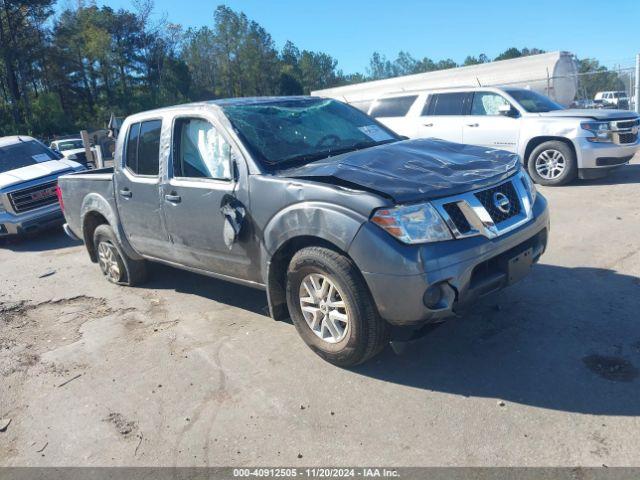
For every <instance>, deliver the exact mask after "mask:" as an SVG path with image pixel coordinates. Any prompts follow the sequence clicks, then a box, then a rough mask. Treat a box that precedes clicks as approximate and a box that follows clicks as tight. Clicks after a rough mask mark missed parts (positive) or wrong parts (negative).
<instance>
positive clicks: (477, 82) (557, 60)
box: [311, 52, 578, 111]
mask: <svg viewBox="0 0 640 480" xmlns="http://www.w3.org/2000/svg"><path fill="white" fill-rule="evenodd" d="M577 74H578V70H577V65H576V61H575V57H574V56H573V54H571V53H569V52H550V53H542V54H540V55H530V56H527V57H520V58H514V59H511V60H501V61H498V62H491V63H483V64H480V65H470V66H467V67H459V68H452V69H448V70H438V71H435V72H426V73H418V74H415V75H405V76H402V77H395V78H387V79H384V80H375V81H371V82H364V83H357V84H353V85H346V86H344V87H336V88H327V89H324V90H316V91H314V92H311V94H312V95H317V96H320V97H328V98H335V99H337V100H341V101H343V102H347V103H350V104H352V105H353V106H355V107H357V108H359V109H361V110H364V111H367V109H368V107H369V104H370V103H371V102H372V101H373V100H374V99H376V98H378V97H379V96H381V95H388V94H390V93H396V92H398V93H399V92H405V91H412V90H428V89H440V88H451V87H472V86H473V87H477V86H483V87H485V86H496V85H506V86H510V87H523V88H529V89H531V90H534V91H536V92H539V93H541V94H543V95H547V96H548V97H550V98H551V99H553V100H555V101H556V102H558V103H560V104H562V105H565V106H566V105H569V104H570V103H571V102H572V101H573V99H574V98H575V95H576V90H577V87H578V75H577Z"/></svg>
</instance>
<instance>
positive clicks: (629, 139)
mask: <svg viewBox="0 0 640 480" xmlns="http://www.w3.org/2000/svg"><path fill="white" fill-rule="evenodd" d="M636 140H638V134H637V133H619V134H618V143H620V144H624V143H635V142H636Z"/></svg>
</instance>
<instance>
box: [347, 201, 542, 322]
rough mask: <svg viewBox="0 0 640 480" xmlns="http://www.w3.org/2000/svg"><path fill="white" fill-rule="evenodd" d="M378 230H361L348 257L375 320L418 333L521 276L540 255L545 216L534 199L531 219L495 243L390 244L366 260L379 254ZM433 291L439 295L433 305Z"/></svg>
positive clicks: (476, 240)
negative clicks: (377, 316) (374, 310)
mask: <svg viewBox="0 0 640 480" xmlns="http://www.w3.org/2000/svg"><path fill="white" fill-rule="evenodd" d="M378 230H379V229H377V228H376V227H375V226H373V225H365V226H363V228H362V229H361V231H360V232H359V233H358V235H357V237H356V239H355V240H354V242H353V244H352V246H351V249H350V251H349V254H350V255H351V257H352V258H353V259H354V261H355V262H356V263H357V264H359V265H361V264H362V263H364V265H361V269H362V271H363V276H364V279H365V281H366V283H367V285H368V286H369V288H370V290H371V293H372V294H373V298H374V300H375V302H376V305H377V307H378V311H379V313H380V315H381V316H382V317H383V318H384V319H385V320H386V321H387V322H389V323H390V324H391V325H394V326H400V327H406V326H410V327H420V326H423V325H425V324H430V323H437V322H441V321H443V320H444V319H446V318H447V317H450V316H452V315H455V314H456V313H459V312H461V311H464V310H465V308H466V307H468V305H469V304H471V303H472V302H473V301H474V300H477V299H478V298H480V297H483V296H485V295H488V294H490V293H493V292H495V291H498V290H500V289H502V288H505V287H506V286H508V285H511V284H513V283H515V282H517V281H518V280H520V279H521V278H522V277H523V276H525V275H526V274H527V273H528V272H529V267H530V266H531V265H532V264H533V263H535V262H536V261H537V260H538V259H539V258H540V256H541V255H542V253H543V252H544V250H545V249H546V245H547V235H548V230H549V216H548V212H547V208H546V200H544V198H542V197H541V196H540V195H539V196H538V199H537V201H536V202H535V204H534V217H533V219H532V220H531V221H529V222H528V223H527V224H525V225H523V226H522V227H520V228H518V229H516V230H514V231H512V232H509V233H507V234H505V235H503V236H500V237H498V238H495V239H487V238H485V237H472V238H466V239H462V240H453V241H447V242H439V243H434V244H428V245H420V246H406V245H401V244H400V243H399V242H396V243H397V245H395V248H394V249H387V251H388V252H389V253H388V254H387V255H385V256H384V257H383V258H380V257H378V258H377V259H370V258H367V253H366V252H370V251H380V250H377V249H378V248H379V245H378V243H379V242H385V241H386V239H385V238H384V237H383V236H382V235H386V234H385V233H384V232H379V231H378ZM372 249H376V250H372ZM433 288H439V289H440V298H438V296H437V294H436V297H435V298H436V300H437V301H434V300H433V298H434V297H433ZM436 293H437V292H436ZM429 299H431V300H429ZM430 301H431V303H429V302H430Z"/></svg>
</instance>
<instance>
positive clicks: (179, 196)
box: [162, 116, 249, 279]
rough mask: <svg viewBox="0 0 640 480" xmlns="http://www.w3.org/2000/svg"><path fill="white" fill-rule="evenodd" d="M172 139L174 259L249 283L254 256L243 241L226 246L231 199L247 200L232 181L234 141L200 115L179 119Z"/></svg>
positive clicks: (167, 190) (166, 202) (167, 195)
mask: <svg viewBox="0 0 640 480" xmlns="http://www.w3.org/2000/svg"><path fill="white" fill-rule="evenodd" d="M172 135H173V140H172V154H171V158H172V165H171V169H170V171H169V179H168V181H167V182H166V183H165V184H164V185H163V188H162V191H163V198H162V201H163V209H164V214H165V218H166V223H167V231H168V233H169V237H170V238H171V242H172V244H173V246H174V250H173V252H174V260H175V261H176V262H178V263H180V264H182V265H187V266H190V267H193V268H198V269H201V270H207V271H210V272H215V273H220V274H224V275H229V276H233V277H237V278H243V279H246V278H247V275H248V274H247V272H248V268H249V255H247V252H246V251H245V250H244V247H243V245H241V244H240V243H239V242H235V243H234V244H233V245H232V246H231V248H229V247H228V246H227V245H226V244H225V241H224V236H223V234H224V223H225V222H224V216H223V215H222V213H221V211H220V207H221V204H222V203H223V202H224V201H225V199H228V198H229V197H233V198H236V199H237V198H238V197H240V199H239V201H240V202H241V203H243V204H246V202H247V200H246V198H242V197H243V196H244V194H245V190H244V189H240V191H238V190H239V189H238V188H237V184H236V182H235V180H234V178H233V177H234V175H233V174H232V161H231V158H232V147H231V144H230V142H229V141H228V139H227V138H226V137H225V136H224V135H223V133H222V130H221V129H220V128H217V126H216V125H215V122H214V121H213V119H210V118H205V117H197V116H193V117H192V116H184V117H178V118H176V119H175V121H174V126H173V134H172ZM236 158H239V156H237V155H236Z"/></svg>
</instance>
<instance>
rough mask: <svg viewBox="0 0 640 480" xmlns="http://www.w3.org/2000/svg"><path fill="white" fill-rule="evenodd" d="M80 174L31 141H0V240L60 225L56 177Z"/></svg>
mask: <svg viewBox="0 0 640 480" xmlns="http://www.w3.org/2000/svg"><path fill="white" fill-rule="evenodd" d="M82 170H85V168H84V167H83V166H82V165H80V164H79V163H77V162H74V161H72V160H68V159H66V158H62V156H61V155H59V154H58V153H56V152H54V151H53V150H51V149H50V148H48V147H46V146H45V145H44V144H43V143H41V142H39V141H38V140H36V139H34V138H31V137H25V136H13V137H0V237H5V236H9V235H16V234H22V233H30V232H35V231H38V230H42V229H45V228H48V227H52V226H55V225H62V223H63V219H64V217H63V216H62V211H61V210H60V204H59V203H58V197H57V195H56V187H57V184H58V177H59V176H60V175H63V174H65V173H73V172H79V171H82Z"/></svg>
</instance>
